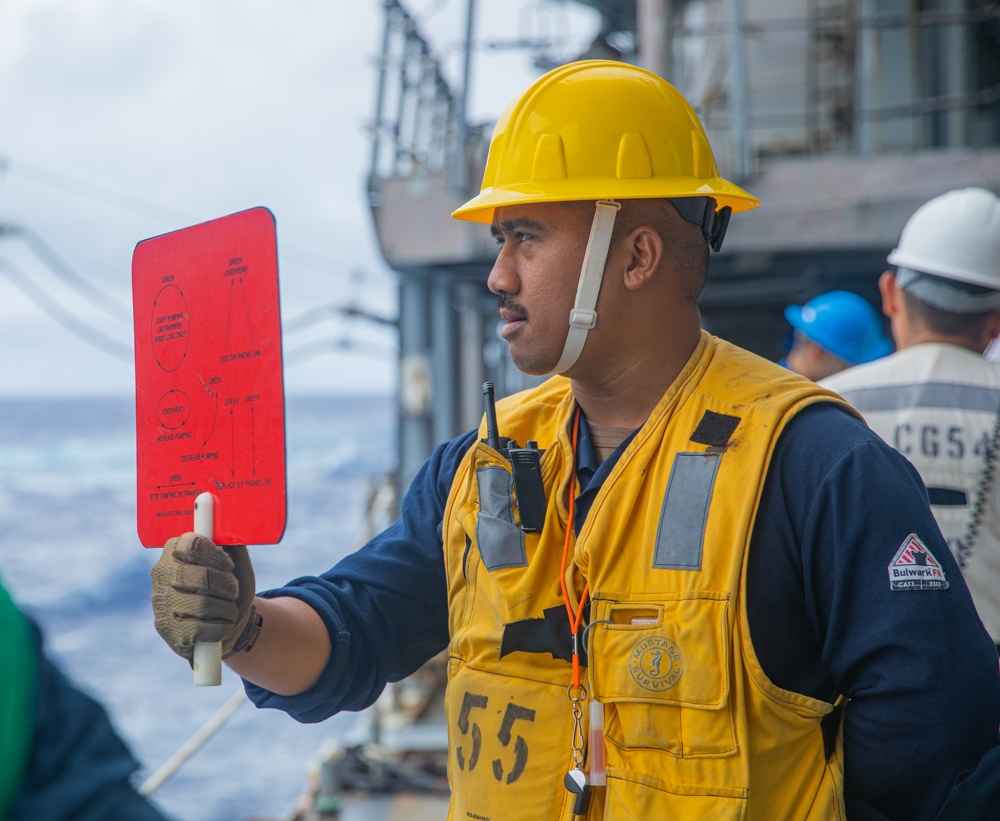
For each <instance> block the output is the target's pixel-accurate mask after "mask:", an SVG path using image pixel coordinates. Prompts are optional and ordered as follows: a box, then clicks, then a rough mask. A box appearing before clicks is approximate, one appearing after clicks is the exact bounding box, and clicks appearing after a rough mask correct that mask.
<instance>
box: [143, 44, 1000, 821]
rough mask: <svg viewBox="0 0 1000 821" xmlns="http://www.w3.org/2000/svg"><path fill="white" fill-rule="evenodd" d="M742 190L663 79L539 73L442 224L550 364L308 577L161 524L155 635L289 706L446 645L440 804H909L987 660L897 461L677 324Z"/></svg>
mask: <svg viewBox="0 0 1000 821" xmlns="http://www.w3.org/2000/svg"><path fill="white" fill-rule="evenodd" d="M757 204H758V201H757V200H756V198H754V197H753V196H752V195H751V194H749V193H748V192H746V191H743V190H742V189H740V188H738V187H737V186H735V185H733V184H732V183H730V182H729V181H727V180H725V179H723V178H722V177H721V176H720V175H719V172H718V169H717V167H716V165H715V160H714V158H713V155H712V151H711V148H710V147H709V144H708V140H707V138H706V136H705V133H704V129H703V127H702V125H701V123H700V121H699V120H698V118H697V115H696V114H695V112H694V111H693V109H692V108H691V107H690V105H689V104H688V103H687V101H686V100H684V98H683V97H682V96H681V95H680V94H679V92H677V90H676V89H674V88H673V87H672V86H670V85H669V84H668V83H667V82H665V81H664V80H663V79H662V78H660V77H657V76H656V75H654V74H652V73H650V72H648V71H645V70H643V69H641V68H638V67H636V66H631V65H627V64H625V63H619V62H612V61H601V60H598V61H581V62H579V63H572V64H568V65H565V66H561V67H559V68H556V69H554V70H552V71H551V72H549V73H547V74H546V75H545V76H543V77H540V78H539V79H538V80H536V81H535V83H533V84H532V86H531V88H529V89H527V90H526V91H525V93H524V94H522V95H520V97H518V98H517V99H516V100H514V101H513V102H512V103H511V104H510V105H509V106H508V108H507V109H506V111H505V112H504V114H503V115H502V116H501V117H500V119H499V121H498V122H497V125H496V128H495V130H494V134H493V139H492V142H491V146H490V153H489V158H488V160H487V164H486V172H485V175H484V180H483V185H482V188H481V190H480V192H479V194H477V195H476V196H474V197H473V198H472V199H471V200H469V201H468V202H466V203H465V204H464V205H462V206H461V207H460V208H459V209H458V210H457V211H455V213H454V216H456V217H457V218H459V219H466V220H471V221H473V222H478V223H480V224H481V226H482V230H483V231H486V230H487V227H488V230H490V232H491V233H492V235H493V236H494V238H495V239H496V242H497V246H498V252H497V258H496V261H495V263H494V265H493V268H492V270H491V271H490V272H489V275H488V277H487V278H486V281H487V284H488V286H489V288H490V290H491V291H492V292H493V293H494V294H496V296H497V302H498V312H499V315H500V319H501V322H502V331H501V334H502V336H503V338H504V339H505V340H506V342H507V344H508V345H509V349H510V355H511V358H512V360H513V361H514V363H515V364H516V365H517V366H518V367H519V368H521V369H522V370H524V371H526V372H528V373H531V374H536V375H545V374H552V377H551V378H550V379H547V380H545V381H544V382H543V383H542V384H540V385H539V386H538V387H536V388H532V389H530V390H528V391H524V392H522V393H521V394H517V395H514V396H508V397H503V398H502V399H501V401H500V402H498V403H497V404H496V409H495V414H491V413H490V412H487V413H486V414H485V419H484V421H483V423H482V424H481V425H480V426H479V428H478V429H476V430H470V431H468V432H466V433H465V434H463V435H460V436H458V437H456V438H455V439H453V440H451V441H450V442H446V443H443V444H442V445H441V446H440V447H439V448H438V449H437V450H436V451H435V452H434V454H432V456H431V457H430V458H429V459H428V461H427V462H426V463H425V465H424V466H423V467H422V468H421V470H420V471H419V472H418V474H417V476H416V477H415V479H414V481H413V484H412V485H411V487H410V488H409V490H408V491H407V493H406V495H405V497H404V500H403V503H402V512H401V518H400V519H399V520H398V521H397V522H395V523H394V524H393V525H391V526H390V527H389V528H388V529H387V530H385V531H384V532H382V533H380V534H378V535H377V536H376V537H375V538H373V539H372V540H371V541H370V542H369V543H368V544H367V545H365V546H364V547H363V548H361V549H360V550H359V551H357V552H356V553H354V554H352V555H350V556H348V557H346V558H345V559H343V560H342V561H341V562H339V563H338V564H337V565H336V566H335V567H333V568H331V569H329V570H327V571H325V572H323V573H322V574H320V575H318V576H306V577H302V578H300V579H297V580H296V581H294V582H291V583H290V584H288V585H286V586H285V587H282V588H280V589H279V590H271V591H265V592H264V593H262V594H260V595H258V596H256V597H254V595H253V587H252V584H253V574H252V570H251V568H250V562H249V559H248V556H247V551H246V550H245V549H240V548H238V547H226V548H225V549H223V548H220V547H218V546H216V545H214V544H212V542H211V541H210V540H208V539H206V538H205V537H202V536H197V535H195V534H193V533H187V534H182V535H181V536H180V537H178V538H177V539H172V540H170V542H168V545H167V546H165V549H164V551H163V553H162V555H161V556H160V558H159V560H158V561H157V563H156V566H155V567H154V568H153V606H154V615H155V622H156V628H157V631H158V632H159V633H160V635H161V636H162V637H163V638H164V640H165V641H166V642H167V643H168V645H169V646H170V647H171V648H172V649H173V650H174V651H175V652H176V653H177V654H178V655H180V656H183V657H185V658H190V657H191V648H192V643H193V642H195V641H198V640H206V641H212V640H219V641H221V642H222V646H223V651H224V653H225V657H226V661H227V664H228V665H229V666H230V667H231V668H232V669H233V670H235V671H236V672H237V673H239V674H240V675H241V676H243V677H244V679H245V680H246V681H247V682H248V684H247V692H248V694H249V696H250V697H251V699H253V701H254V702H255V703H256V704H257V705H258V706H263V707H272V708H278V709H282V710H285V711H287V712H288V713H290V714H291V715H293V716H294V717H296V718H297V719H299V720H301V721H321V720H323V719H325V718H326V717H328V716H330V715H332V714H334V713H336V712H339V711H342V710H357V709H361V708H363V707H365V706H367V705H369V704H371V703H372V701H373V700H374V699H375V698H376V697H377V696H378V695H379V693H380V692H381V690H382V688H383V687H384V686H385V684H386V682H387V681H393V680H398V679H399V678H401V677H402V676H404V675H407V674H408V673H410V672H412V671H413V670H415V669H416V668H417V667H418V666H419V665H420V664H422V663H424V662H426V661H427V659H428V658H430V657H431V656H433V655H435V654H436V653H438V652H440V651H441V650H442V649H444V648H446V647H447V648H448V684H447V689H446V692H445V697H444V707H445V714H446V718H447V724H448V737H449V759H448V780H449V786H450V788H451V799H450V801H451V803H450V808H449V811H448V816H447V817H448V819H449V821H469V819H479V821H491V819H492V821H569V819H571V818H577V819H587V821H598V820H600V821H637V819H641V821H653V819H665V818H669V819H672V820H674V821H701V819H708V818H713V819H749V820H751V821H758V820H759V821H763V820H764V819H767V821H770V819H781V821H844V819H845V818H851V819H852V821H857V819H876V820H877V821H880V820H881V819H885V818H891V819H904V818H905V819H907V820H908V821H934V819H935V818H936V816H937V814H938V811H939V809H940V808H941V806H942V805H943V804H944V803H945V800H946V798H947V796H948V794H949V792H950V791H951V789H952V787H953V785H954V784H955V783H956V781H957V780H958V779H959V778H960V777H961V775H962V774H963V773H964V772H966V771H968V770H971V769H973V768H974V767H975V766H976V765H977V764H978V762H979V761H980V759H981V758H982V756H983V755H984V753H985V752H986V750H988V749H989V748H991V747H994V746H997V744H998V743H1000V733H998V727H1000V677H998V670H997V660H996V653H995V650H994V647H993V644H992V643H991V641H990V638H989V635H988V634H987V633H986V631H985V629H984V628H983V626H982V623H981V621H980V620H979V618H978V616H977V615H976V611H975V606H974V605H973V603H972V598H971V596H970V595H969V591H968V588H967V587H966V585H965V584H964V582H963V581H962V577H961V573H960V572H959V570H958V567H957V565H956V564H955V560H954V559H953V557H952V556H951V553H950V551H949V550H948V547H947V545H945V544H944V541H943V539H942V537H941V534H940V531H939V530H938V528H937V525H936V524H935V522H934V518H933V516H932V514H931V511H930V508H929V506H928V505H927V501H926V498H925V496H924V493H923V488H922V486H921V484H920V479H919V476H918V475H917V474H916V472H915V471H914V470H913V468H912V466H911V465H909V464H908V463H907V462H906V460H905V459H903V458H902V457H901V456H900V455H899V454H898V453H897V452H896V451H894V450H893V449H892V448H890V447H889V446H888V445H886V444H885V443H884V442H882V441H881V440H880V439H879V438H878V437H877V436H875V434H873V433H872V432H871V431H870V430H869V429H868V428H867V427H866V426H865V425H864V423H863V422H862V421H861V419H860V418H859V417H858V416H857V415H856V412H855V411H854V410H853V409H852V408H850V406H849V405H847V404H846V403H845V402H844V401H843V400H842V399H840V397H838V396H837V395H836V394H834V393H832V392H830V391H827V390H825V389H823V388H821V387H819V386H818V385H816V384H815V383H814V382H812V381H810V380H807V379H804V378H803V377H801V376H799V375H797V374H794V373H792V372H791V371H789V370H787V369H785V368H781V367H779V366H778V365H776V364H775V363H773V362H768V361H766V360H764V359H762V358H761V357H757V356H754V355H753V354H751V353H749V352H747V351H744V350H741V349H739V348H737V347H736V346H734V345H731V344H729V343H727V342H725V341H724V340H721V339H718V338H716V337H713V336H712V335H711V334H709V333H707V332H706V331H704V330H703V329H702V327H701V315H700V312H699V309H698V304H697V300H698V296H699V294H700V292H701V289H702V287H703V285H704V281H705V277H706V275H707V271H708V259H709V254H710V251H711V250H712V249H715V250H717V249H718V248H719V246H720V244H721V243H722V239H723V235H724V233H725V228H726V224H727V222H728V219H729V215H730V213H735V214H738V213H740V212H742V211H746V210H748V209H750V208H753V207H755V206H756V205H757ZM484 274H485V272H484ZM484 392H486V394H487V395H489V388H488V386H487V387H484ZM490 407H491V406H490V405H489V404H487V409H489V408H490ZM510 440H514V441H515V442H516V443H517V445H516V446H514V447H513V448H512V447H510V444H511V442H510ZM532 445H536V447H532ZM888 500H891V504H887V503H886V502H887V501H888ZM892 564H900V565H905V566H906V568H907V571H906V573H905V577H904V578H901V579H893V578H891V577H888V578H887V575H886V568H887V566H889V565H892ZM248 591H249V592H248ZM932 733H933V736H932V737H931V734H932Z"/></svg>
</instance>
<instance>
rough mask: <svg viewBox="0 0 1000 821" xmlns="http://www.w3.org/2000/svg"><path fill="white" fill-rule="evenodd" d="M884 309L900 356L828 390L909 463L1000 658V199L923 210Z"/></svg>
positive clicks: (972, 197) (937, 201)
mask: <svg viewBox="0 0 1000 821" xmlns="http://www.w3.org/2000/svg"><path fill="white" fill-rule="evenodd" d="M888 261H889V263H890V264H892V265H894V266H895V270H894V271H893V270H889V271H886V272H885V273H883V274H882V276H881V278H880V280H879V289H880V291H881V293H882V309H883V311H884V312H885V314H886V316H888V317H889V320H890V323H891V327H892V335H893V338H894V339H895V342H896V347H897V352H896V353H895V354H893V355H891V356H889V357H886V358H885V359H881V360H879V361H877V362H872V363H870V364H867V365H862V366H859V367H856V368H852V369H850V370H849V371H844V372H842V373H839V374H835V375H833V376H831V377H830V378H829V379H825V380H823V381H822V383H821V384H823V385H824V386H826V387H828V388H830V389H832V390H835V391H837V392H838V393H839V394H840V395H841V396H843V397H844V398H845V399H847V401H848V402H850V403H851V404H852V405H854V407H855V408H857V409H858V410H859V411H861V413H862V414H863V415H864V417H865V419H866V420H867V422H868V424H869V425H870V426H871V427H872V429H873V430H874V431H875V432H876V433H878V434H879V435H880V436H881V437H882V438H883V439H884V440H885V441H886V442H888V443H889V444H890V445H892V446H893V447H894V448H896V449H897V450H898V451H899V452H900V453H902V454H903V455H904V456H906V458H907V459H909V460H910V461H911V462H912V463H913V464H914V466H915V467H916V468H917V470H918V471H919V472H920V475H921V477H922V478H923V480H924V483H925V484H926V486H927V493H928V496H929V498H930V503H931V509H932V510H933V511H934V515H935V517H936V519H937V521H938V524H939V525H940V526H941V530H942V532H943V533H944V535H945V538H946V539H947V540H948V544H949V546H950V547H951V549H952V551H953V552H954V554H955V557H956V558H957V560H958V563H959V566H960V567H961V568H962V570H963V572H964V574H965V578H966V580H967V581H968V584H969V588H970V590H971V591H972V596H973V599H974V600H975V602H976V607H977V609H978V610H979V615H980V616H981V617H982V619H983V622H984V624H985V625H986V627H987V629H988V630H989V631H990V635H991V636H992V637H993V641H994V642H995V643H996V644H997V646H998V650H1000V515H998V514H1000V511H998V500H1000V481H998V477H997V475H996V473H997V467H998V466H997V464H996V463H997V459H998V457H1000V453H998V445H1000V364H997V363H995V362H991V361H990V360H988V359H986V358H985V357H984V356H983V353H984V351H985V350H986V348H987V346H988V345H989V344H990V342H991V341H992V340H993V339H995V338H996V337H997V336H998V335H1000V198H998V197H997V195H996V194H994V193H992V192H990V191H986V190H984V189H982V188H965V189H961V190H955V191H949V192H948V193H946V194H942V195H941V196H939V197H935V198H934V199H932V200H930V201H929V202H927V203H925V204H924V205H922V206H921V207H920V208H919V209H918V210H917V211H916V212H915V213H914V214H913V216H912V217H911V218H910V219H909V221H908V222H907V223H906V225H905V227H904V228H903V231H902V234H901V235H900V239H899V245H898V246H897V247H896V248H895V250H893V251H892V253H891V254H889V257H888Z"/></svg>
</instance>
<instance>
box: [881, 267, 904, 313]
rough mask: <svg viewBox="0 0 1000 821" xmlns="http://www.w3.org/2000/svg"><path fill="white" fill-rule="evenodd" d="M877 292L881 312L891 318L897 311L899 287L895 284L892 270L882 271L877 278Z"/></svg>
mask: <svg viewBox="0 0 1000 821" xmlns="http://www.w3.org/2000/svg"><path fill="white" fill-rule="evenodd" d="M878 292H879V294H880V295H881V297H882V313H883V314H885V315H886V316H887V317H889V319H892V318H893V317H894V316H895V315H896V314H898V313H899V302H900V296H899V288H898V286H897V285H896V275H895V274H894V273H893V272H892V271H883V272H882V276H880V277H879V278H878Z"/></svg>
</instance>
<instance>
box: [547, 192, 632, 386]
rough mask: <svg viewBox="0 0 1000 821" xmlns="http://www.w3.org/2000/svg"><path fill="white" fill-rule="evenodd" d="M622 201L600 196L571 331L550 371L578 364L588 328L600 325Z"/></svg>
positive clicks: (591, 229)
mask: <svg viewBox="0 0 1000 821" xmlns="http://www.w3.org/2000/svg"><path fill="white" fill-rule="evenodd" d="M619 208H621V203H618V202H615V201H614V200H598V201H597V210H596V211H595V213H594V222H593V224H592V225H591V227H590V239H589V240H588V241H587V250H586V252H585V253H584V255H583V266H582V268H581V269H580V280H579V282H578V283H577V286H576V301H575V303H574V304H573V310H572V311H570V312H569V333H568V334H566V344H565V345H563V352H562V356H560V357H559V361H558V362H557V363H556V366H555V367H554V368H553V369H552V370H551V371H549V373H550V374H554V373H558V374H561V373H565V372H566V371H568V370H569V369H570V368H572V367H573V366H574V365H575V364H576V360H577V359H579V358H580V354H581V353H582V352H583V346H584V344H585V343H586V342H587V332H588V331H589V330H590V329H591V328H593V327H594V326H595V325H597V311H596V310H594V309H595V308H596V307H597V296H598V294H600V292H601V280H602V279H603V278H604V265H605V263H606V262H607V260H608V250H609V249H610V248H611V232H612V231H613V230H614V227H615V216H617V214H618V209H619Z"/></svg>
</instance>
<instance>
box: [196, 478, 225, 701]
mask: <svg viewBox="0 0 1000 821" xmlns="http://www.w3.org/2000/svg"><path fill="white" fill-rule="evenodd" d="M194 532H195V533H197V534H198V535H199V536H207V537H208V538H209V539H213V540H214V538H215V497H214V496H212V494H211V493H207V492H206V493H201V494H199V495H198V498H197V499H195V500H194ZM193 660H194V683H195V685H197V686H201V687H206V686H207V687H215V686H218V685H219V684H222V642H221V641H196V642H195V643H194V659H193Z"/></svg>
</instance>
